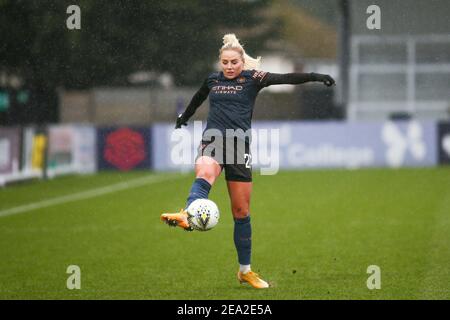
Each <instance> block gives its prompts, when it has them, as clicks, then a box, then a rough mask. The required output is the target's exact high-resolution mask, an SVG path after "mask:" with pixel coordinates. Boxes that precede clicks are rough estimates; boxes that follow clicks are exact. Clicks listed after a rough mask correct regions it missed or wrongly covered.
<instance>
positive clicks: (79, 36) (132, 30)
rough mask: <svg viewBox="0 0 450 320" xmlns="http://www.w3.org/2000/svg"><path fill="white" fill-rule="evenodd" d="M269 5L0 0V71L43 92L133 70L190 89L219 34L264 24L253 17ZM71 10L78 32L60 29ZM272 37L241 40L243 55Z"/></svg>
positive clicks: (112, 81)
mask: <svg viewBox="0 0 450 320" xmlns="http://www.w3.org/2000/svg"><path fill="white" fill-rule="evenodd" d="M74 2H75V3H74ZM269 2H270V0H263V1H237V0H209V1H202V0H191V1H185V0H170V1H143V0H140V1H120V0H108V1H107V0H82V1H67V0H39V1H37V0H34V1H29V0H28V1H26V0H0V30H1V34H2V41H1V43H0V68H1V69H3V71H4V72H7V73H16V74H19V75H21V76H22V77H23V78H24V79H25V80H26V81H27V82H28V83H30V82H31V83H36V82H37V83H40V84H43V85H44V84H45V85H46V86H48V87H56V86H64V87H67V88H87V87H91V86H98V85H124V84H126V83H127V76H128V75H129V74H130V73H132V72H134V71H138V70H152V71H156V72H164V71H168V72H170V73H171V74H172V75H174V77H175V82H176V84H178V85H185V84H197V83H198V82H199V81H201V79H203V78H204V77H205V75H206V74H207V73H208V72H209V71H210V69H211V65H212V63H213V61H214V60H215V59H217V53H218V48H219V46H220V45H221V37H222V35H223V33H224V32H229V31H234V32H236V33H238V31H240V30H245V29H248V28H250V27H257V26H259V25H264V23H265V22H266V21H264V19H263V18H261V17H260V16H259V15H258V12H259V10H261V9H262V8H264V7H266V6H267V5H268V3H269ZM71 4H77V5H78V6H79V7H80V9H81V30H68V29H67V27H66V19H67V18H68V17H69V15H68V14H67V13H66V9H67V7H68V6H69V5H71ZM272 31H273V29H272V28H267V26H266V27H265V28H261V32H256V33H255V34H254V35H251V37H250V38H249V39H244V40H246V41H247V40H248V43H249V44H248V48H249V50H255V51H257V50H260V49H262V48H263V44H264V40H265V39H267V38H268V37H270V36H273V35H274V33H272ZM238 36H239V33H238ZM1 69H0V70H1Z"/></svg>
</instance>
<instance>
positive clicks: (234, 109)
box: [206, 70, 267, 134]
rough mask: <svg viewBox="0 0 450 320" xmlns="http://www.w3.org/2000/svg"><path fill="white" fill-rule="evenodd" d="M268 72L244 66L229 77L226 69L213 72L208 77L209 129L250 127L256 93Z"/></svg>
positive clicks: (221, 129)
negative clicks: (226, 76)
mask: <svg viewBox="0 0 450 320" xmlns="http://www.w3.org/2000/svg"><path fill="white" fill-rule="evenodd" d="M266 75H267V73H266V72H262V71H255V70H245V71H243V72H242V73H241V74H240V75H239V76H238V77H237V78H234V79H227V78H225V76H224V75H223V72H216V73H212V74H211V75H210V76H209V77H208V79H207V80H206V85H207V86H208V89H209V114H208V119H207V124H206V129H218V130H220V131H221V132H222V133H223V134H225V130H226V129H234V130H237V129H242V130H244V131H246V130H248V129H250V128H251V121H252V115H253V107H254V105H255V100H256V96H257V95H258V92H259V91H260V90H261V89H262V88H263V83H262V82H261V80H262V79H263V78H264V77H265V76H266Z"/></svg>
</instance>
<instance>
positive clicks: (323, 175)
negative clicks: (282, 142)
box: [0, 167, 450, 299]
mask: <svg viewBox="0 0 450 320" xmlns="http://www.w3.org/2000/svg"><path fill="white" fill-rule="evenodd" d="M255 171H256V170H255ZM146 176H148V177H150V176H157V178H158V179H159V178H161V179H164V180H160V181H158V180H155V181H154V182H153V183H145V184H141V185H137V186H136V185H135V186H134V187H130V188H122V189H120V190H117V191H115V192H109V193H105V194H99V195H97V196H93V197H87V198H82V199H78V200H75V201H71V202H61V203H58V204H53V205H49V206H46V207H42V208H37V209H34V210H29V211H27V212H22V213H17V214H13V215H3V216H2V214H1V212H5V210H7V209H10V208H15V207H18V206H23V205H26V204H33V203H36V202H39V201H43V200H48V199H54V198H59V197H62V196H67V195H74V194H77V193H79V192H86V191H89V190H94V189H98V188H102V187H106V186H112V185H115V184H117V183H122V182H126V181H135V180H136V179H140V178H142V177H146ZM192 180H193V174H192V173H191V174H184V175H183V174H177V173H164V174H152V173H148V172H133V173H126V174H123V173H101V174H98V175H93V176H68V177H61V178H57V179H55V180H51V181H36V182H30V183H23V184H20V185H13V186H8V187H7V188H5V189H2V190H0V299H450V268H449V266H450V168H448V167H446V168H445V167H441V168H432V169H399V170H391V169H365V170H355V171H346V170H321V171H283V172H280V173H278V174H277V175H274V176H259V175H256V174H255V176H254V186H253V194H252V203H251V214H252V227H253V255H252V267H253V270H255V271H257V272H259V273H260V274H261V275H262V276H263V278H264V279H267V280H268V281H269V282H270V283H271V284H272V287H271V288H269V289H267V290H254V289H252V288H250V287H249V286H245V285H240V284H239V283H238V281H237V279H236V272H237V269H238V265H237V261H236V260H237V259H236V252H235V249H234V244H233V221H232V216H231V212H230V204H229V199H228V194H227V189H226V184H225V181H224V178H223V177H220V179H219V181H218V182H217V183H216V185H215V186H214V188H213V189H212V191H211V194H210V198H211V199H212V200H213V201H215V202H216V203H217V204H218V206H219V208H220V210H221V219H220V222H219V224H218V225H217V227H216V228H215V229H213V230H211V231H209V232H204V233H201V232H185V231H183V230H181V229H179V228H177V229H174V228H169V227H168V226H166V225H164V224H163V223H161V222H160V220H159V215H160V213H162V212H167V211H169V212H170V211H177V210H179V209H180V208H181V207H182V206H183V205H184V203H185V199H186V197H187V194H188V191H189V188H190V185H191V183H192ZM69 265H78V266H79V267H80V269H81V289H80V290H69V289H67V287H66V281H67V278H68V277H69V276H70V275H69V274H67V273H66V270H67V267H68V266H69ZM370 265H377V266H379V267H380V270H381V289H379V290H377V289H375V290H369V289H368V288H367V285H366V283H367V279H368V277H369V276H370V274H368V273H367V268H368V266H370Z"/></svg>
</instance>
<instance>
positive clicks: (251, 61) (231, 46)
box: [219, 33, 261, 70]
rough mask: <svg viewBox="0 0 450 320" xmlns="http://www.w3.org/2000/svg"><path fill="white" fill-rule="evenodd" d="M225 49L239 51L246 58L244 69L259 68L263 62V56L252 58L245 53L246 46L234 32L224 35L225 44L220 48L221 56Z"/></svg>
mask: <svg viewBox="0 0 450 320" xmlns="http://www.w3.org/2000/svg"><path fill="white" fill-rule="evenodd" d="M224 50H235V51H237V52H239V53H240V54H241V56H242V59H243V60H244V70H251V69H258V68H259V65H260V63H261V57H259V56H258V57H257V58H256V59H255V58H252V57H250V56H249V55H248V54H247V53H245V50H244V47H243V46H242V45H241V44H240V42H239V40H238V38H236V35H235V34H234V33H229V34H226V35H224V36H223V46H222V48H220V51H219V53H220V54H219V56H220V55H221V54H222V52H223V51H224Z"/></svg>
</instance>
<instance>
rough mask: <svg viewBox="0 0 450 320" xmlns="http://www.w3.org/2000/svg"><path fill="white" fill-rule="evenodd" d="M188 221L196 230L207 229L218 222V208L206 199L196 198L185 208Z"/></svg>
mask: <svg viewBox="0 0 450 320" xmlns="http://www.w3.org/2000/svg"><path fill="white" fill-rule="evenodd" d="M187 213H188V218H187V219H188V223H189V225H190V226H191V227H192V228H193V229H195V230H198V231H208V230H211V229H212V228H214V227H215V226H216V224H217V223H218V222H219V217H220V214H219V208H217V205H216V204H215V203H214V202H213V201H211V200H208V199H197V200H195V201H193V202H192V203H191V204H190V205H189V207H188V208H187Z"/></svg>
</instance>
